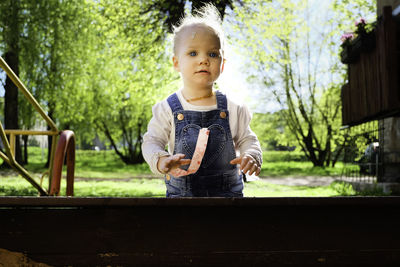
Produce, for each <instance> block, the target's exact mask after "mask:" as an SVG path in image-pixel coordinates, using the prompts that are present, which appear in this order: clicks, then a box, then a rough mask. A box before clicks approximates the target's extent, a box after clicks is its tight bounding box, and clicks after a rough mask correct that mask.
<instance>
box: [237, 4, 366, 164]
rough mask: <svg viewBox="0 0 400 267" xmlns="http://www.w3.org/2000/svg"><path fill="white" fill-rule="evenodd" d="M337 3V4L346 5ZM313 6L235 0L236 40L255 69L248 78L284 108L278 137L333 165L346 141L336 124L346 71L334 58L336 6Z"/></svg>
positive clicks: (315, 160) (312, 158) (313, 159)
mask: <svg viewBox="0 0 400 267" xmlns="http://www.w3.org/2000/svg"><path fill="white" fill-rule="evenodd" d="M335 3H336V6H340V8H345V7H346V5H347V4H349V2H348V1H342V2H340V3H339V2H338V1H336V2H335ZM316 6H317V5H316V4H312V3H309V1H306V0H301V1H294V0H277V1H269V2H264V1H245V2H244V5H239V4H238V5H236V7H235V11H236V14H237V16H236V18H235V19H236V20H237V22H236V30H237V32H238V35H239V36H240V38H236V39H235V41H237V42H238V43H239V44H240V45H241V46H243V47H244V48H245V51H247V54H248V55H250V57H251V61H250V62H249V64H250V65H251V66H252V67H254V68H256V69H257V70H258V72H257V73H256V74H254V73H250V77H256V78H253V80H254V82H257V81H258V82H259V84H260V85H261V86H262V87H263V89H264V91H265V94H266V95H268V96H270V97H271V98H274V99H275V100H276V101H277V102H278V103H279V104H280V105H281V107H282V111H281V117H282V119H283V121H284V122H285V127H284V128H283V129H282V128H281V130H282V132H284V133H285V134H284V135H282V134H281V135H280V136H283V137H286V138H287V137H289V136H291V138H290V137H289V138H288V139H289V140H290V139H291V140H293V139H295V140H296V143H297V146H298V147H300V148H301V149H302V150H303V151H304V153H305V155H306V156H307V157H308V158H309V160H310V161H311V162H312V163H313V164H314V166H330V165H331V166H334V165H335V163H336V162H337V160H338V158H339V156H340V153H341V152H342V149H343V147H344V143H345V138H344V136H343V132H341V131H340V130H339V129H340V124H341V121H340V119H341V110H340V106H341V102H340V88H341V86H342V84H343V83H344V82H345V76H346V72H345V68H344V66H343V65H342V64H341V63H340V61H339V57H338V54H339V52H338V51H339V47H340V43H339V39H340V32H339V31H338V29H337V25H338V18H337V17H336V16H335V14H336V13H335V12H336V11H335V10H334V9H332V8H325V9H320V8H316ZM325 6H327V5H326V4H325ZM369 12H372V9H369ZM338 36H339V37H338ZM260 80H261V81H260ZM270 125H271V123H270ZM265 130H266V131H268V130H269V128H265ZM288 139H287V140H288Z"/></svg>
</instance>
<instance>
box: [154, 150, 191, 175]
mask: <svg viewBox="0 0 400 267" xmlns="http://www.w3.org/2000/svg"><path fill="white" fill-rule="evenodd" d="M184 157H185V155H184V154H175V155H172V156H165V157H161V158H159V159H158V162H157V168H158V170H159V171H160V172H161V173H164V174H165V173H169V172H170V171H171V170H173V169H177V168H179V167H180V166H182V165H188V164H190V161H191V160H190V159H184Z"/></svg>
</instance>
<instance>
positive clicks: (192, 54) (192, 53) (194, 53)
mask: <svg viewBox="0 0 400 267" xmlns="http://www.w3.org/2000/svg"><path fill="white" fill-rule="evenodd" d="M189 55H190V56H191V57H194V56H196V55H197V53H196V52H195V51H192V52H190V53H189Z"/></svg>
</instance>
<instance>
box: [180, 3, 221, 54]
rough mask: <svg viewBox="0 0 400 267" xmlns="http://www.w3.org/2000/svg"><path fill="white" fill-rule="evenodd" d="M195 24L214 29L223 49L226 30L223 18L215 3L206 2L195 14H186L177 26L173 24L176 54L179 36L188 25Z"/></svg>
mask: <svg viewBox="0 0 400 267" xmlns="http://www.w3.org/2000/svg"><path fill="white" fill-rule="evenodd" d="M193 25H202V26H206V27H209V28H210V29H211V30H213V31H214V33H215V35H216V36H217V37H218V39H219V42H220V45H221V50H222V51H223V50H224V49H223V47H224V32H223V30H222V19H221V15H220V13H219V11H218V9H217V8H216V7H215V6H214V5H213V4H210V3H208V4H205V5H204V6H202V7H201V8H199V9H196V10H195V14H194V15H192V14H189V15H186V16H184V17H183V18H181V19H180V20H179V23H178V24H177V25H176V26H173V33H174V40H173V42H174V44H173V49H174V54H176V51H177V43H178V42H179V36H180V33H181V32H182V30H183V29H184V28H186V27H188V26H193Z"/></svg>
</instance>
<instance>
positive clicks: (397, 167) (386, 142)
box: [377, 0, 400, 182]
mask: <svg viewBox="0 0 400 267" xmlns="http://www.w3.org/2000/svg"><path fill="white" fill-rule="evenodd" d="M377 5H378V10H377V13H378V16H380V15H381V14H382V10H383V7H384V6H392V10H395V9H396V8H397V7H398V6H400V0H378V1H377ZM379 123H380V126H381V127H383V129H384V130H383V136H380V137H379V139H380V140H379V143H380V145H381V146H382V147H383V151H384V155H383V164H384V165H383V172H382V174H381V176H380V177H378V179H379V180H380V182H400V118H399V117H392V118H387V119H384V120H381V121H380V122H379Z"/></svg>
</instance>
